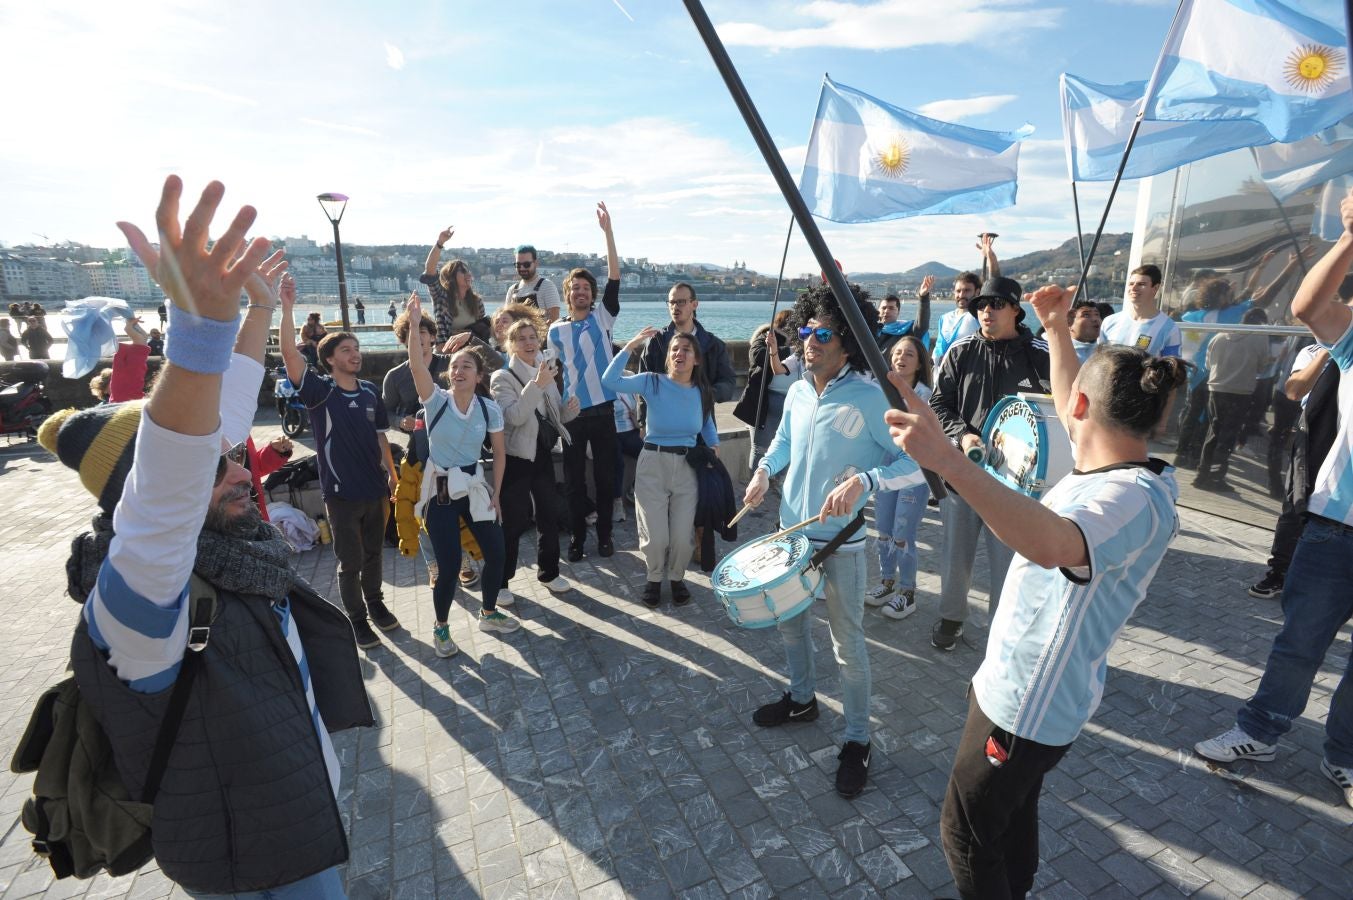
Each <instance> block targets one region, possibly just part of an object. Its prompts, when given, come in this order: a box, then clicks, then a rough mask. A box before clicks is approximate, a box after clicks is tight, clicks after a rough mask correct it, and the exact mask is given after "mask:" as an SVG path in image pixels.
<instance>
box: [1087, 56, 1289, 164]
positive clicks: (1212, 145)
mask: <svg viewBox="0 0 1353 900" xmlns="http://www.w3.org/2000/svg"><path fill="white" fill-rule="evenodd" d="M1145 93H1146V82H1145V81H1129V82H1127V83H1126V84H1096V83H1095V82H1093V81H1086V80H1085V79H1084V78H1080V77H1078V76H1076V75H1072V74H1069V73H1063V75H1062V133H1063V141H1064V142H1065V144H1066V164H1067V170H1068V171H1069V172H1070V173H1071V180H1072V181H1112V180H1113V178H1114V175H1115V174H1117V172H1118V163H1119V160H1121V159H1122V157H1123V148H1124V147H1125V146H1127V139H1128V135H1129V134H1131V132H1132V123H1133V120H1135V119H1136V118H1137V110H1138V109H1140V108H1141V103H1142V95H1143V94H1145ZM1272 141H1273V136H1272V135H1271V134H1269V133H1268V129H1266V128H1264V126H1263V125H1260V124H1259V123H1258V122H1251V121H1235V122H1147V121H1143V122H1142V126H1141V128H1140V129H1138V131H1137V139H1136V140H1135V141H1133V143H1132V154H1131V155H1130V156H1129V157H1128V161H1127V167H1126V168H1124V170H1123V177H1124V178H1145V177H1147V176H1148V175H1156V174H1159V173H1161V172H1168V171H1170V170H1171V169H1176V168H1178V167H1179V166H1182V165H1184V164H1186V163H1191V162H1195V161H1197V160H1200V159H1206V158H1207V157H1209V156H1216V155H1217V154H1219V153H1226V152H1227V151H1229V150H1235V149H1238V148H1240V147H1253V146H1257V145H1259V144H1267V143H1271V142H1272Z"/></svg>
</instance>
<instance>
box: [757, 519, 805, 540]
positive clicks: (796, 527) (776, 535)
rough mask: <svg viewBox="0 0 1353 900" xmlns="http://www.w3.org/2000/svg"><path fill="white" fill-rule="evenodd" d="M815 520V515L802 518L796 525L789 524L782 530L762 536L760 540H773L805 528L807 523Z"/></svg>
mask: <svg viewBox="0 0 1353 900" xmlns="http://www.w3.org/2000/svg"><path fill="white" fill-rule="evenodd" d="M816 521H817V516H813V517H812V518H811V519H804V520H803V521H802V522H800V523H799V524H797V525H790V526H789V527H788V528H786V529H785V530H784V531H777V532H775V533H774V534H772V535H769V536H767V537H763V538H762V539H761V540H763V541H773V540H775V539H776V538H782V537H784V536H785V535H787V534H793V533H794V532H796V531H798V530H799V529H800V528H807V527H808V526H809V525H812V524H813V523H814V522H816Z"/></svg>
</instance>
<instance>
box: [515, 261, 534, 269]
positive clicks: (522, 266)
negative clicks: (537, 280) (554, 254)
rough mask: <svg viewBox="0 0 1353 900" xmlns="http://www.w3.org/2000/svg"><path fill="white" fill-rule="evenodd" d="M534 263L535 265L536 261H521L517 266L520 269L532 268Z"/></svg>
mask: <svg viewBox="0 0 1353 900" xmlns="http://www.w3.org/2000/svg"><path fill="white" fill-rule="evenodd" d="M534 265H535V263H532V262H520V263H517V268H518V269H529V268H531V267H532V266H534Z"/></svg>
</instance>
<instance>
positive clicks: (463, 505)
mask: <svg viewBox="0 0 1353 900" xmlns="http://www.w3.org/2000/svg"><path fill="white" fill-rule="evenodd" d="M461 519H464V520H465V525H466V526H467V527H468V528H469V529H470V533H471V534H473V535H474V539H475V541H476V542H477V543H478V544H479V551H480V552H481V553H483V554H484V571H483V572H482V573H481V575H480V578H479V592H480V596H481V597H482V598H483V601H484V611H485V612H493V611H494V609H496V608H497V606H498V591H499V590H500V589H501V587H502V583H503V564H504V562H505V557H506V556H507V548H506V546H505V544H504V540H503V526H501V525H499V524H498V523H497V522H495V521H493V520H491V519H490V520H489V521H487V522H476V521H475V520H474V517H472V516H471V515H470V498H469V497H461V498H459V499H457V500H452V501H451V502H450V503H447V504H441V503H438V502H437V498H436V497H433V498H432V499H431V500H429V501H428V505H427V513H426V516H425V518H424V527H426V528H427V532H428V537H429V538H431V539H432V552H433V553H434V554H436V556H437V569H438V571H439V572H441V573H443V575H442V576H441V577H438V579H437V586H436V587H434V588H433V589H432V609H433V612H434V613H435V614H436V616H437V621H438V622H445V621H446V617H447V616H448V615H450V613H451V601H452V600H454V599H455V597H456V586H457V585H459V584H460V579H459V578H457V577H456V576H457V575H458V574H459V573H460V521H461Z"/></svg>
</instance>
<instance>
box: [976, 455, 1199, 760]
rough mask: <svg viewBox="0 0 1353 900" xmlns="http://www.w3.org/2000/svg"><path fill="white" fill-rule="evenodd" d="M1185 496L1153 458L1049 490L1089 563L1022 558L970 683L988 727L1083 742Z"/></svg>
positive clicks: (1050, 740) (1073, 477)
mask: <svg viewBox="0 0 1353 900" xmlns="http://www.w3.org/2000/svg"><path fill="white" fill-rule="evenodd" d="M1156 468H1160V469H1161V470H1162V471H1161V472H1160V473H1157V471H1156ZM1178 494H1179V491H1178V489H1177V487H1176V486H1175V481H1174V474H1173V470H1172V469H1169V468H1166V467H1165V466H1164V464H1158V463H1154V462H1153V463H1152V465H1151V467H1147V466H1140V465H1126V466H1112V467H1108V468H1105V469H1100V470H1097V471H1094V472H1085V473H1079V472H1073V473H1072V474H1070V475H1068V476H1066V477H1065V478H1063V479H1062V480H1061V481H1060V482H1058V484H1057V486H1056V487H1054V488H1053V489H1052V490H1051V491H1049V492H1048V493H1047V495H1046V496H1045V497H1044V498H1043V505H1044V506H1046V507H1048V508H1049V509H1051V510H1052V511H1053V512H1055V513H1057V514H1058V515H1060V516H1062V517H1063V518H1066V519H1069V520H1070V521H1072V522H1073V523H1075V525H1076V526H1077V527H1078V528H1079V529H1080V530H1081V533H1082V534H1083V535H1084V537H1085V545H1086V547H1087V548H1088V550H1089V557H1090V565H1089V566H1088V567H1087V568H1084V569H1080V570H1077V571H1074V572H1073V571H1070V570H1066V569H1045V568H1042V567H1041V566H1037V565H1034V564H1033V563H1031V562H1029V561H1028V560H1026V559H1025V558H1024V557H1022V556H1019V555H1016V556H1015V559H1014V562H1013V563H1011V565H1010V571H1009V573H1008V574H1007V575H1006V578H1005V585H1004V587H1003V588H1002V590H1001V602H1000V605H999V606H998V607H997V609H996V615H995V617H994V618H993V619H992V623H991V635H990V637H989V638H988V639H987V652H986V658H985V660H984V661H983V662H982V665H981V667H980V668H979V669H978V670H977V674H976V675H974V676H973V682H972V685H973V690H974V691H976V695H977V702H978V704H979V705H980V706H981V707H982V712H984V713H986V715H987V717H988V718H989V719H991V721H993V722H995V723H996V724H997V725H999V726H1000V727H1001V728H1004V729H1005V730H1006V731H1009V732H1011V733H1012V734H1015V735H1016V736H1018V737H1022V738H1026V739H1028V740H1032V741H1037V742H1038V743H1040V744H1047V745H1050V746H1062V745H1065V744H1070V743H1071V742H1072V741H1074V740H1075V739H1076V735H1078V734H1079V733H1080V730H1081V728H1083V727H1084V726H1085V723H1086V722H1087V721H1089V719H1090V716H1092V715H1093V714H1094V712H1095V709H1096V708H1097V707H1098V706H1099V701H1100V698H1101V697H1102V696H1103V693H1104V678H1105V675H1106V672H1107V668H1108V666H1107V658H1108V654H1109V648H1110V647H1112V646H1113V642H1114V641H1115V640H1116V639H1117V637H1118V633H1119V632H1120V631H1122V629H1123V626H1124V625H1125V624H1127V620H1128V618H1129V617H1130V616H1131V615H1132V613H1133V611H1134V610H1135V609H1136V608H1137V604H1139V603H1140V602H1141V601H1142V598H1143V597H1145V596H1146V589H1147V586H1148V585H1149V584H1150V583H1151V579H1152V578H1153V577H1154V576H1155V574H1156V569H1157V568H1158V567H1159V566H1160V562H1161V559H1162V558H1163V557H1164V556H1165V549H1166V547H1168V546H1169V544H1170V542H1171V541H1172V540H1174V537H1175V535H1176V534H1177V533H1178V531H1179V520H1178V517H1177V516H1176V514H1175V500H1176V498H1177V497H1178Z"/></svg>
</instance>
